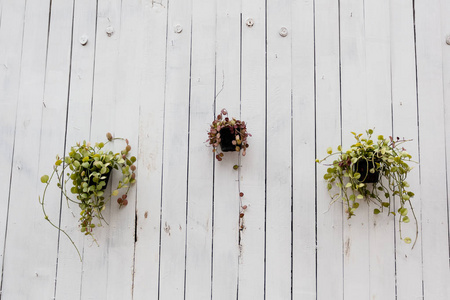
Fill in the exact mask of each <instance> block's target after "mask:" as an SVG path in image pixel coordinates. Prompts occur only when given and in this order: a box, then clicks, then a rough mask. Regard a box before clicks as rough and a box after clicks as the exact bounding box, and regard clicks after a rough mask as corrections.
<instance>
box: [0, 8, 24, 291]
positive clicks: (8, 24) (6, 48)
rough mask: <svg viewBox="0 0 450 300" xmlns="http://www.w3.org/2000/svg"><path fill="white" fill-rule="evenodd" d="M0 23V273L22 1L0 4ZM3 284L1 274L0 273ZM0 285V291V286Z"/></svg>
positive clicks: (6, 207)
mask: <svg viewBox="0 0 450 300" xmlns="http://www.w3.org/2000/svg"><path fill="white" fill-rule="evenodd" d="M1 8H2V12H1V20H0V64H1V66H2V67H1V68H0V94H1V95H2V96H1V97H0V104H1V107H2V108H3V109H1V110H0V125H1V126H0V128H1V129H0V138H1V143H0V154H1V155H0V157H1V158H0V159H1V160H0V167H1V168H2V170H3V171H2V172H0V188H1V190H2V191H3V192H4V196H2V197H0V207H1V209H0V220H1V221H0V255H1V256H0V268H1V270H3V262H4V259H5V257H4V254H5V240H6V234H7V221H8V212H9V203H10V199H11V197H10V193H11V190H10V187H11V176H12V174H11V173H12V160H13V156H14V141H15V132H16V115H17V104H18V93H19V84H20V69H21V68H20V67H21V62H22V43H23V26H24V23H23V20H24V18H25V1H13V2H8V3H7V4H5V3H3V2H2V3H1ZM0 282H1V283H3V272H1V273H0ZM1 283H0V289H1V286H2V284H1Z"/></svg>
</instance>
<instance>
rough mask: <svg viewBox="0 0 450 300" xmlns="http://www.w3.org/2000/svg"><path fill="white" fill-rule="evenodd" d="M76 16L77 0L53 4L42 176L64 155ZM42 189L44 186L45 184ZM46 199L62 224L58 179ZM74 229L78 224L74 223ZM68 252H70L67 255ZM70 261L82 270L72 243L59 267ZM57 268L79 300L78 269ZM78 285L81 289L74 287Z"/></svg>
mask: <svg viewBox="0 0 450 300" xmlns="http://www.w3.org/2000/svg"><path fill="white" fill-rule="evenodd" d="M72 17H73V1H71V0H65V1H58V2H57V3H53V4H52V7H51V19H50V28H49V41H48V54H47V69H46V80H45V94H44V103H45V106H44V109H43V115H42V136H41V145H42V146H41V149H42V150H41V158H40V160H41V161H42V163H40V167H39V175H43V174H49V173H50V172H51V171H52V167H53V164H54V162H55V155H56V154H58V155H63V154H64V144H65V137H66V115H67V110H68V99H67V97H68V90H69V78H70V65H71V42H72V25H73V24H72ZM44 149H45V150H44ZM41 189H43V186H42V187H41ZM46 198H47V199H46V206H45V207H46V210H49V211H50V212H53V214H49V217H50V219H51V220H52V221H53V222H55V224H58V223H59V222H58V221H59V217H60V213H61V209H60V205H63V206H64V207H67V204H66V202H65V201H63V202H61V200H62V199H61V191H60V190H59V189H58V188H57V187H56V183H55V182H53V184H52V185H51V186H50V187H49V189H48V190H47V194H46ZM72 221H73V222H74V223H76V222H77V220H76V219H75V218H73V219H72ZM47 226H49V225H47ZM63 227H64V226H63ZM72 228H76V227H75V226H73V227H72ZM64 229H65V227H64ZM53 230H54V235H55V238H58V239H59V241H58V249H59V247H60V243H61V240H65V242H68V241H67V240H66V239H67V237H66V236H64V235H62V234H60V233H58V232H57V231H56V230H55V229H53ZM70 234H71V236H72V237H75V236H76V235H78V234H81V233H80V232H78V230H74V231H72V232H71V233H70ZM69 243H70V242H69ZM78 246H80V245H78ZM65 254H67V255H66V256H65ZM68 261H71V262H70V263H71V266H72V267H73V268H74V269H75V270H80V266H81V263H80V260H79V257H78V255H77V252H76V251H75V249H74V248H73V247H72V246H70V248H68V251H67V252H62V253H58V260H57V264H58V266H61V265H64V264H67V263H68ZM55 269H56V280H55V285H58V284H62V285H64V284H66V286H65V287H63V290H64V292H65V294H64V298H65V299H79V281H80V277H79V276H77V277H72V276H73V274H74V273H78V272H66V273H62V274H61V273H60V272H58V271H59V269H58V267H57V268H55ZM78 275H79V273H78ZM74 283H75V284H74ZM74 286H76V287H77V288H73V287H74ZM56 290H57V289H56V288H55V293H56ZM55 296H56V295H55Z"/></svg>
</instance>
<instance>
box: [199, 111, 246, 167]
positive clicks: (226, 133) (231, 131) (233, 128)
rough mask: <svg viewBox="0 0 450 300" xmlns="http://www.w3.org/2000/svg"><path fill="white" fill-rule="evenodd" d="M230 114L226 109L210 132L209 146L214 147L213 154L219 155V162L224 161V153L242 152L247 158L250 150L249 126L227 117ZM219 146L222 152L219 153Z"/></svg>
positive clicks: (217, 156)
mask: <svg viewBox="0 0 450 300" xmlns="http://www.w3.org/2000/svg"><path fill="white" fill-rule="evenodd" d="M227 115H228V112H227V110H226V109H225V108H224V109H222V110H221V111H220V114H219V115H217V118H216V119H215V120H214V121H213V122H212V124H211V126H210V129H209V132H208V140H207V142H208V141H209V144H210V145H211V146H212V147H213V152H214V153H217V154H216V158H217V160H218V161H221V160H222V157H223V152H229V151H237V152H239V151H241V149H242V155H243V156H245V154H246V152H247V148H248V143H247V138H248V137H249V136H251V134H249V133H248V132H247V125H246V124H245V122H244V121H241V120H236V119H235V118H232V119H231V120H230V118H228V117H227ZM219 145H220V149H221V150H222V152H219V149H218V148H219Z"/></svg>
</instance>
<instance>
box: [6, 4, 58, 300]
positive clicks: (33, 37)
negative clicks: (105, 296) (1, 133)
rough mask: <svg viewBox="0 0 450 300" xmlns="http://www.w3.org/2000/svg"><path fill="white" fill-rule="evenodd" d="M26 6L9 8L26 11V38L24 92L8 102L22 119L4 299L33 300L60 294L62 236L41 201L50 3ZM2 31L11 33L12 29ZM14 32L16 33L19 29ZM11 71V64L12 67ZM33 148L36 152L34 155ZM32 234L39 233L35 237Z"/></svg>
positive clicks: (21, 84)
mask: <svg viewBox="0 0 450 300" xmlns="http://www.w3.org/2000/svg"><path fill="white" fill-rule="evenodd" d="M20 4H22V3H18V5H17V6H15V5H14V6H12V7H8V9H13V11H11V13H12V16H16V17H17V14H16V13H18V11H14V9H24V14H25V15H24V19H22V21H23V23H24V24H23V26H24V27H23V37H22V32H21V33H20V34H18V35H16V36H11V39H17V38H18V39H22V38H23V40H22V41H23V42H22V58H21V61H20V72H19V82H17V83H19V84H17V83H16V82H12V84H13V85H15V87H16V88H18V93H17V92H16V91H14V92H13V91H10V92H7V95H8V96H12V95H14V96H15V97H17V100H15V99H11V98H10V99H9V100H10V101H17V102H16V103H17V119H16V122H11V123H9V126H11V125H12V124H14V123H15V138H14V154H13V156H12V172H11V176H12V178H11V187H10V189H11V190H10V194H9V214H8V224H7V236H6V241H5V242H6V244H5V245H4V247H5V248H4V265H3V270H2V271H3V282H2V294H1V296H2V299H17V298H22V299H29V298H32V297H34V296H35V295H36V294H38V295H41V296H42V297H45V298H51V297H53V290H54V281H53V280H54V276H55V268H54V267H55V259H56V246H57V240H56V238H55V237H56V233H55V231H54V230H53V229H52V228H51V227H50V226H48V224H46V222H45V221H44V222H43V219H42V210H41V207H40V205H39V202H38V201H37V197H38V194H39V192H41V189H40V187H41V186H40V185H41V183H40V180H39V177H40V176H39V162H40V161H39V154H40V152H39V151H40V149H41V148H40V141H41V122H42V109H43V103H42V100H43V95H44V83H45V68H46V57H47V38H48V36H47V33H48V25H49V24H48V21H49V7H50V5H49V1H31V0H30V1H28V2H26V3H25V6H21V5H20ZM6 8H7V7H5V8H4V9H5V10H4V13H5V12H6ZM22 13H23V11H22ZM5 21H6V20H5ZM5 24H7V23H5ZM9 24H12V23H9ZM2 29H3V30H9V28H8V27H3V28H2ZM11 30H12V32H14V29H12V28H11ZM4 42H6V43H8V41H4ZM14 44H15V45H18V43H14ZM4 49H5V48H4ZM11 50H13V49H11ZM15 50H16V51H17V50H18V49H15ZM8 54H10V53H8ZM8 54H7V56H6V57H8ZM8 58H9V59H12V60H11V67H12V70H11V71H12V74H14V73H15V70H14V68H16V67H18V65H19V64H18V61H15V60H14V57H8ZM7 65H8V61H6V67H7ZM3 67H5V65H4V64H3ZM16 74H17V73H16ZM5 75H6V74H5ZM11 79H14V78H11ZM2 82H3V80H2ZM11 92H13V93H14V94H13V93H11ZM13 112H14V110H13ZM30 145H32V146H33V148H31V149H32V151H30ZM45 163H46V164H49V165H50V164H53V163H54V160H53V159H50V160H48V161H45ZM52 212H54V211H52ZM24 225H25V226H26V227H24ZM30 230H32V233H33V234H31V235H30V234H29V233H30ZM31 249H32V251H33V252H32V255H30V254H31V253H30V250H31ZM18 264H19V265H20V267H19V268H18V267H17V266H18ZM24 280H25V281H26V282H27V287H26V288H24V287H23V282H24Z"/></svg>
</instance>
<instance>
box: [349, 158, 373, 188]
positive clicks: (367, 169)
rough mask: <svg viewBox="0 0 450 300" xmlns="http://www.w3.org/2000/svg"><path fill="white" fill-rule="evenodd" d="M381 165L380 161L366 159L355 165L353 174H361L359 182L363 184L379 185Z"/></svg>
mask: <svg viewBox="0 0 450 300" xmlns="http://www.w3.org/2000/svg"><path fill="white" fill-rule="evenodd" d="M377 163H378V166H379V165H380V162H379V161H372V160H366V159H363V158H362V159H359V160H358V161H357V162H356V163H355V164H354V165H353V172H354V173H359V174H361V177H360V178H359V182H361V183H377V182H378V180H379V179H380V170H379V168H377Z"/></svg>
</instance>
